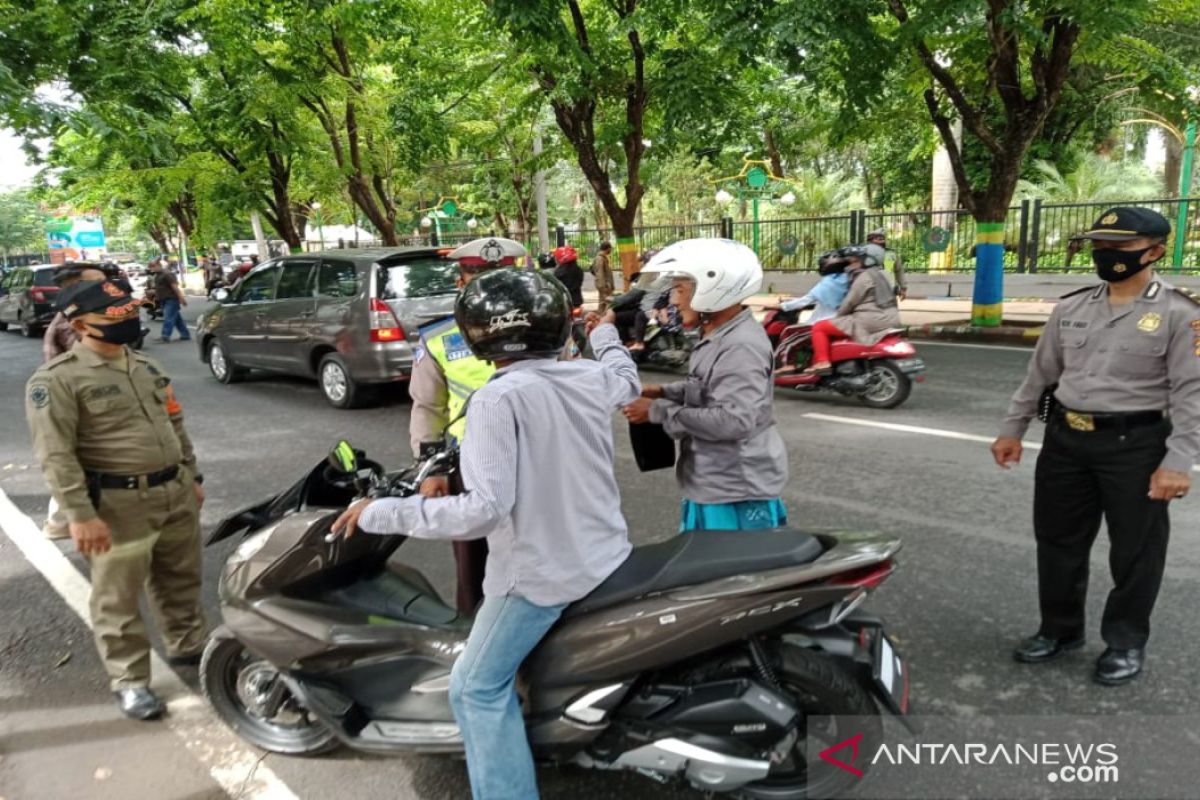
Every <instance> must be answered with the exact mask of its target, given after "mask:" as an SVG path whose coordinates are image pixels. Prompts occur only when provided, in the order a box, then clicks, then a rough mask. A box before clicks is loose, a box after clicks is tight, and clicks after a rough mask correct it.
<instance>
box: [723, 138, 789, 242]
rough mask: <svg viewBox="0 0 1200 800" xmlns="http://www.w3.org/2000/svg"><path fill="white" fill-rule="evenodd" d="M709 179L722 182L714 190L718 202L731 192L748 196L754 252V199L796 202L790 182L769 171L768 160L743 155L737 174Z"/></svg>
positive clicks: (726, 200) (756, 235) (727, 198)
mask: <svg viewBox="0 0 1200 800" xmlns="http://www.w3.org/2000/svg"><path fill="white" fill-rule="evenodd" d="M709 183H714V184H722V187H721V188H720V189H718V190H717V194H716V197H715V199H716V201H717V202H718V203H720V204H721V205H728V204H729V203H730V202H731V201H732V200H733V198H734V197H735V196H736V197H737V198H738V199H739V200H741V199H744V198H749V199H750V208H751V210H752V214H753V220H754V227H753V228H752V229H751V230H752V231H753V245H752V246H753V248H754V252H755V253H757V252H758V245H759V232H758V201H759V200H761V199H763V198H766V199H767V200H774V201H775V202H777V203H781V204H783V205H785V206H790V205H792V204H793V203H795V202H796V195H795V193H794V192H792V191H791V186H792V185H793V184H792V182H791V181H789V180H788V179H787V178H781V177H780V176H778V175H776V174H774V173H773V172H771V162H770V161H755V160H753V159H749V158H743V159H742V171H741V172H739V173H738V174H737V175H729V176H726V177H724V178H716V179H714V180H711V181H709ZM726 186H728V187H729V188H730V189H732V190H733V193H732V194H731V193H730V192H729V191H727V190H726V189H725V187H726ZM781 190H783V191H784V193H783V194H782V195H778V196H777V193H778V192H779V191H781Z"/></svg>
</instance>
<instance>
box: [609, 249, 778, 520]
mask: <svg viewBox="0 0 1200 800" xmlns="http://www.w3.org/2000/svg"><path fill="white" fill-rule="evenodd" d="M655 273H657V274H662V275H666V276H670V277H671V278H672V279H674V288H673V290H672V300H673V301H674V302H675V304H676V305H678V307H679V313H680V315H681V316H682V318H683V324H684V325H685V326H687V327H695V326H696V325H699V326H700V329H701V333H702V337H703V338H701V340H700V341H699V342H698V343H697V344H696V346H695V348H694V349H693V350H692V355H691V362H690V365H689V369H688V378H687V380H686V381H680V382H677V383H671V384H667V385H666V386H652V385H650V386H643V387H642V397H641V398H639V399H638V400H635V401H634V402H633V403H631V404H630V405H628V406H626V408H625V417H626V418H627V419H628V420H629V421H630V422H631V423H634V424H639V423H644V422H653V423H657V424H659V425H662V426H663V429H664V430H665V431H666V432H667V434H668V435H670V436H671V437H672V438H674V439H678V440H679V448H680V452H679V458H678V460H677V461H676V464H675V474H676V477H677V478H678V479H679V484H680V487H681V489H682V491H683V498H684V499H683V509H682V517H683V519H682V522H681V524H680V530H681V531H690V530H700V529H707V530H755V529H760V528H775V527H779V526H782V525H785V524H786V523H787V510H786V509H785V508H784V505H783V501H782V499H781V497H780V495H781V493H782V492H783V488H784V486H786V485H787V478H788V463H787V450H786V448H785V447H784V444H783V438H782V437H781V436H780V435H779V429H778V428H777V427H776V425H775V401H774V397H775V390H774V385H773V383H772V380H771V364H772V353H771V342H770V339H768V338H767V334H766V331H764V330H763V328H762V325H760V324H758V322H757V321H756V320H755V319H754V316H753V314H752V313H751V311H750V309H748V308H745V307H744V306H743V305H742V304H743V303H744V302H745V301H746V300H748V299H749V298H750V297H753V296H754V295H755V294H756V293H757V292H758V291H759V289H761V288H762V279H763V274H762V265H761V264H760V263H759V261H758V256H756V255H755V254H754V251H753V250H751V249H750V248H749V247H746V246H745V245H743V244H739V243H737V242H733V241H729V240H727V239H689V240H684V241H682V242H677V243H676V244H673V245H670V246H669V247H665V248H663V250H662V252H660V253H659V254H658V255H657V256H655V257H654V258H653V259H652V260H651V261H650V262H649V263H648V264H646V266H645V267H643V269H642V275H643V280H644V279H645V276H646V275H648V274H655Z"/></svg>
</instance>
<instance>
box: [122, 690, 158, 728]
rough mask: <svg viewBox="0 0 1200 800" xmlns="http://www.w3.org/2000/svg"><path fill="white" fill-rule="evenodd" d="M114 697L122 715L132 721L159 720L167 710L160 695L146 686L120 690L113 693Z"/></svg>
mask: <svg viewBox="0 0 1200 800" xmlns="http://www.w3.org/2000/svg"><path fill="white" fill-rule="evenodd" d="M113 696H115V697H116V698H117V707H118V708H120V709H121V713H122V714H124V715H125V716H127V717H129V718H130V719H140V720H147V719H158V718H159V717H161V716H162V715H163V712H164V711H166V710H167V709H166V706H164V705H163V702H162V700H159V699H158V695H156V694H155V693H154V692H152V691H150V689H149V688H148V687H146V686H139V687H137V688H136V689H120V690H119V691H116V692H113Z"/></svg>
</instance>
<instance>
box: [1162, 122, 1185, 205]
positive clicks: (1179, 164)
mask: <svg viewBox="0 0 1200 800" xmlns="http://www.w3.org/2000/svg"><path fill="white" fill-rule="evenodd" d="M1163 142H1164V143H1165V144H1166V146H1167V160H1166V161H1164V162H1163V197H1178V196H1179V177H1180V173H1182V171H1183V143H1182V142H1180V141H1179V140H1178V139H1176V138H1175V137H1174V136H1173V135H1170V134H1168V133H1164V134H1163Z"/></svg>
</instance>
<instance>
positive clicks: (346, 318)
mask: <svg viewBox="0 0 1200 800" xmlns="http://www.w3.org/2000/svg"><path fill="white" fill-rule="evenodd" d="M448 252H449V251H447V250H438V249H435V248H429V247H404V248H388V249H373V250H349V251H343V250H338V251H334V252H326V253H307V254H298V255H291V256H284V257H282V258H277V259H273V260H271V261H267V262H265V263H263V264H260V265H258V266H257V267H255V268H254V269H253V270H251V271H250V272H249V273H247V274H246V276H245V277H244V278H242V280H241V281H240V282H239V283H238V284H237V285H236V286H234V287H233V288H232V289H230V290H225V289H218V290H216V291H215V292H214V293H213V299H214V300H216V301H217V306H216V307H214V308H212V309H210V310H209V311H207V312H205V313H204V315H202V316H201V318H200V322H199V330H198V335H197V337H196V339H197V341H198V343H199V347H200V358H201V360H203V361H204V362H205V363H207V364H208V366H209V370H210V371H211V372H212V375H213V377H214V378H216V379H217V380H218V381H220V382H221V383H234V382H236V381H239V380H241V379H242V378H243V377H245V375H246V372H247V370H250V369H262V370H270V371H272V372H280V373H288V374H292V375H303V376H308V377H313V378H316V379H317V382H318V384H319V385H320V387H321V392H322V394H324V396H325V399H326V400H328V401H329V403H330V404H331V405H333V406H335V407H337V408H352V407H354V406H357V405H361V404H362V403H363V402H365V401H366V400H367V399H368V398H369V396H370V394H371V391H370V390H371V388H372V387H374V386H378V385H380V384H388V383H393V382H396V381H404V380H408V378H409V377H410V376H411V374H412V366H413V349H414V347H415V346H416V345H417V341H418V333H417V328H418V327H419V326H421V325H424V324H427V323H429V322H432V321H434V320H437V319H441V318H442V317H444V316H446V315H448V314H451V313H453V311H454V298H455V295H456V294H457V286H456V283H455V281H456V279H457V277H458V267H457V265H456V264H455V262H453V261H451V260H449V259H447V258H446V253H448Z"/></svg>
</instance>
